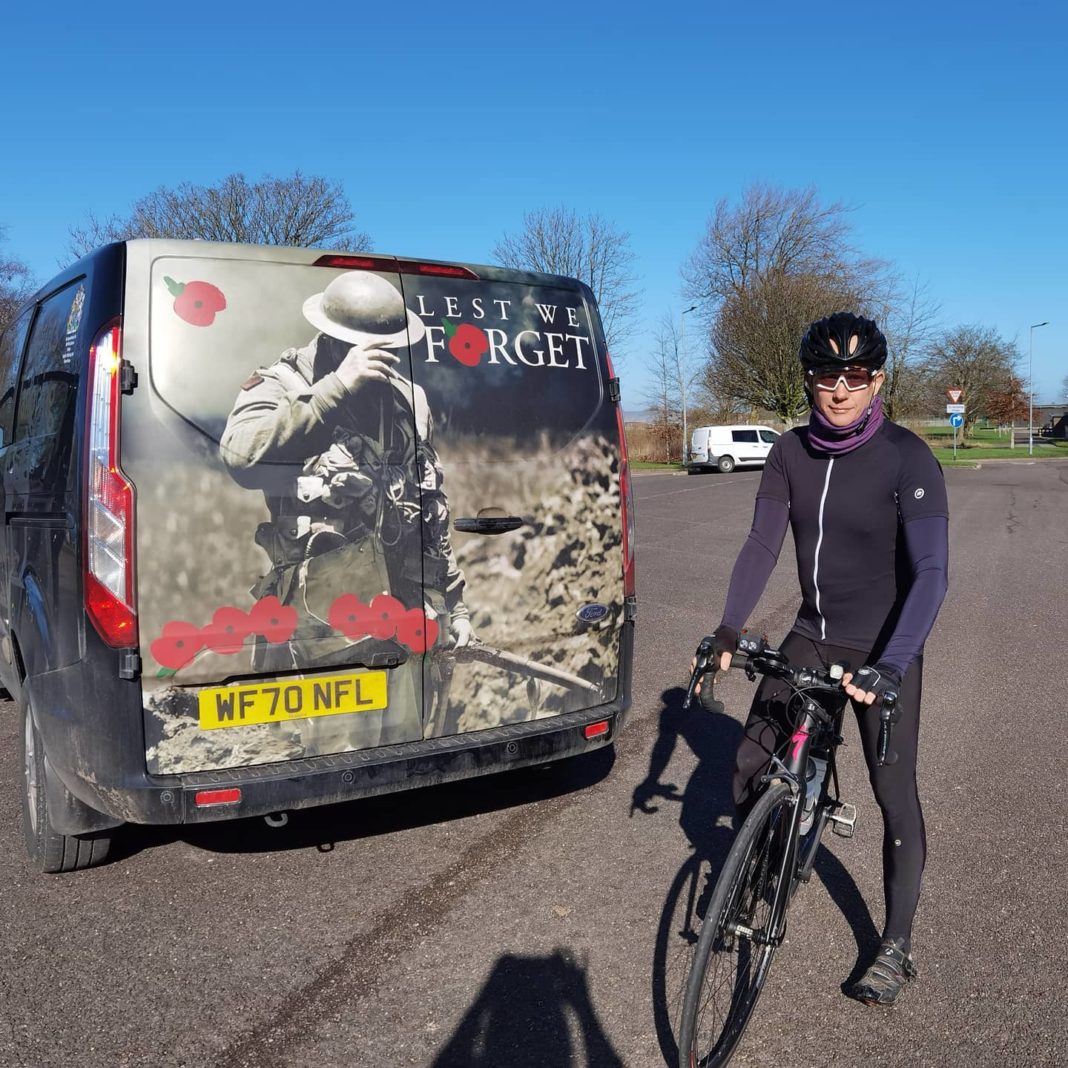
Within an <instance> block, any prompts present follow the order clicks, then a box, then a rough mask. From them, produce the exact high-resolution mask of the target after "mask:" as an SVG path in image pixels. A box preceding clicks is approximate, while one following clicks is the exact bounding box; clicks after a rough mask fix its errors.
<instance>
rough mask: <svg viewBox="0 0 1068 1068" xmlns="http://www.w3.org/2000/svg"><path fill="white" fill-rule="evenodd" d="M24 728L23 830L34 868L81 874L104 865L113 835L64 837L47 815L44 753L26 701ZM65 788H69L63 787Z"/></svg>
mask: <svg viewBox="0 0 1068 1068" xmlns="http://www.w3.org/2000/svg"><path fill="white" fill-rule="evenodd" d="M19 710H20V712H21V720H22V722H21V725H20V726H21V729H20V730H19V750H20V756H21V757H22V760H21V761H20V763H21V765H22V830H23V834H24V836H25V838H26V851H27V852H28V853H29V855H30V860H31V861H32V863H33V865H34V867H35V868H36V869H37V870H38V871H42V872H62V871H78V870H80V869H81V868H91V867H93V866H94V865H96V864H101V863H103V861H104V860H105V859H106V858H107V855H108V851H109V850H110V848H111V832H110V831H97V832H95V833H93V834H61V833H60V832H59V831H57V830H56V829H55V828H54V827H53V826H52V821H51V819H50V818H49V815H48V803H47V801H48V799H47V794H46V790H45V767H44V751H43V750H42V748H41V736H40V735H39V734H38V733H37V728H36V727H35V726H34V725H33V717H32V716H31V715H30V709H29V706H28V704H27V703H26V700H25V698H23V699H22V700H21V701H19ZM61 789H66V787H61Z"/></svg>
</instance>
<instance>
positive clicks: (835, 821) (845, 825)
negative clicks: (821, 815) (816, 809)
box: [827, 801, 857, 838]
mask: <svg viewBox="0 0 1068 1068" xmlns="http://www.w3.org/2000/svg"><path fill="white" fill-rule="evenodd" d="M827 819H828V820H829V821H830V824H831V830H832V831H834V833H835V834H836V835H838V836H839V838H852V837H853V832H854V831H855V830H856V828H857V806H856V805H851V804H849V803H848V802H846V801H840V802H839V803H838V808H837V809H836V810H835V811H834V812H832V813H831V814H830V815H829V816H828V817H827Z"/></svg>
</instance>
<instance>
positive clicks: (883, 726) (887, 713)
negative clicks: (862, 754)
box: [877, 690, 898, 767]
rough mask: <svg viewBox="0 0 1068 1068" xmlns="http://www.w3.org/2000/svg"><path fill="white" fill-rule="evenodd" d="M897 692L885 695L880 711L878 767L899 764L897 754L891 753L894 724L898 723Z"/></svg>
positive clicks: (891, 691) (890, 691)
mask: <svg viewBox="0 0 1068 1068" xmlns="http://www.w3.org/2000/svg"><path fill="white" fill-rule="evenodd" d="M897 697H898V695H897V691H896V690H887V691H886V693H884V694H883V696H882V700H881V702H880V704H881V706H882V707H881V708H880V710H879V747H878V761H877V762H878V765H879V767H885V766H886V765H887V764H896V763H897V753H892V752H890V751H889V750H890V735H891V734H892V733H893V729H894V724H895V723H896V722H897V715H896V714H895V713H896V712H897Z"/></svg>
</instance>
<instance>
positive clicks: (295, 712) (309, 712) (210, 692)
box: [198, 671, 387, 731]
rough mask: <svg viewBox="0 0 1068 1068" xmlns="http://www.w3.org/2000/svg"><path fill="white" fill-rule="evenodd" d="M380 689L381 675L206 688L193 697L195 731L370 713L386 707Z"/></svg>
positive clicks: (383, 675) (383, 691)
mask: <svg viewBox="0 0 1068 1068" xmlns="http://www.w3.org/2000/svg"><path fill="white" fill-rule="evenodd" d="M386 689H387V687H386V672H384V671H359V672H350V673H349V674H346V675H325V676H322V675H320V676H317V677H316V678H314V679H286V680H284V681H280V682H259V683H244V684H242V685H240V686H212V687H209V688H207V689H204V690H201V691H200V693H199V694H198V697H199V701H200V729H201V730H202V731H211V730H216V729H218V728H219V727H247V726H248V725H249V724H252V723H285V722H288V721H289V720H293V719H312V718H314V717H316V716H340V715H344V714H346V713H349V712H372V711H374V710H375V709H382V708H385V707H386V703H387V702H386Z"/></svg>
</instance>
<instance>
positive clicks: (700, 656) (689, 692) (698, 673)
mask: <svg viewBox="0 0 1068 1068" xmlns="http://www.w3.org/2000/svg"><path fill="white" fill-rule="evenodd" d="M712 654H713V649H712V639H711V637H707V638H702V639H701V644H700V645H699V646H698V647H697V652H696V653H694V661H695V663H694V666H693V674H692V675H691V676H690V685H689V686H687V687H686V700H685V701H683V702H682V707H683V708H689V707H690V704H691V703H692V701H693V696H694V692H695V691H696V689H697V684H698V683H699V682H700V681H701V679H702V678H703V677H704V675H705V672H706V671H708V665H709V663H710V662H711V660H712Z"/></svg>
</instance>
